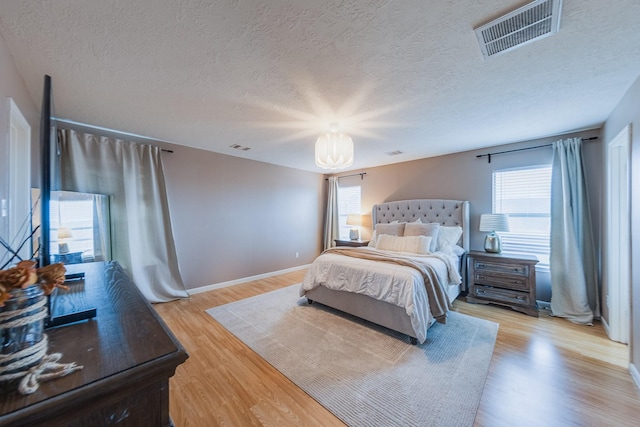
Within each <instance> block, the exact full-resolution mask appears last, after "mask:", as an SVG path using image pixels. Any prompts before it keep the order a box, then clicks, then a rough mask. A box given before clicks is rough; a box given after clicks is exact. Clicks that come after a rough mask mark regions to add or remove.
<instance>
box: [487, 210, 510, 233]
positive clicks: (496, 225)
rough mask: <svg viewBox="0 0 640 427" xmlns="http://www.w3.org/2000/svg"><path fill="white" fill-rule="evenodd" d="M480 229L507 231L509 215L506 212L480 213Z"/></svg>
mask: <svg viewBox="0 0 640 427" xmlns="http://www.w3.org/2000/svg"><path fill="white" fill-rule="evenodd" d="M480 231H488V232H492V231H509V217H508V216H507V214H482V215H480Z"/></svg>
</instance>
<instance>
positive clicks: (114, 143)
mask: <svg viewBox="0 0 640 427" xmlns="http://www.w3.org/2000/svg"><path fill="white" fill-rule="evenodd" d="M59 141H60V151H61V155H60V160H61V185H62V187H63V189H65V190H69V191H80V192H86V193H100V194H108V195H110V196H111V203H110V205H111V206H110V207H111V215H110V216H111V234H112V253H113V258H114V259H115V260H116V261H118V262H119V263H120V264H121V265H122V267H123V268H124V269H125V270H127V272H128V273H129V274H130V276H131V278H132V279H133V281H134V282H135V284H136V285H137V286H138V288H139V289H140V290H141V291H142V293H143V294H144V296H145V297H146V298H147V299H148V300H149V301H150V302H162V301H170V300H173V299H176V298H185V297H188V296H189V295H188V293H187V291H186V290H185V287H184V284H183V282H182V278H181V277H180V272H179V270H178V262H177V257H176V250H175V245H174V241H173V232H172V229H171V220H170V217H169V204H168V200H167V192H166V187H165V181H164V173H163V168H162V159H161V155H160V149H159V148H158V147H153V146H150V145H143V144H137V143H134V142H129V141H123V140H120V139H113V138H107V137H103V136H95V135H91V134H88V133H82V132H77V131H74V130H69V129H62V130H61V131H60V132H59Z"/></svg>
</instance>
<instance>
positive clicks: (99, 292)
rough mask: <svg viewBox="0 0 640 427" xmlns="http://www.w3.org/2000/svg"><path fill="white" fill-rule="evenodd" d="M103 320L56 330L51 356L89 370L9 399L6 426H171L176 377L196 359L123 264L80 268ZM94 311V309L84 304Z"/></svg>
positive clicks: (77, 287) (1, 412) (0, 419)
mask: <svg viewBox="0 0 640 427" xmlns="http://www.w3.org/2000/svg"><path fill="white" fill-rule="evenodd" d="M67 272H68V273H77V272H84V273H85V278H84V280H80V281H78V282H76V283H74V284H71V287H72V289H71V291H70V292H75V293H78V294H79V298H77V299H76V300H77V301H82V304H87V305H89V306H92V307H95V308H96V309H97V315H96V317H95V318H93V319H90V320H85V321H82V322H78V323H75V324H70V325H66V326H62V327H58V328H53V329H48V330H46V331H45V332H46V333H47V335H48V336H49V354H51V353H62V355H63V356H62V359H61V360H60V363H71V362H76V363H77V364H78V365H83V366H84V369H83V370H80V371H78V372H75V373H72V374H70V375H68V376H66V377H62V378H57V379H53V380H50V381H47V382H43V383H41V385H40V388H39V389H38V391H36V392H35V393H34V394H32V395H29V396H23V395H21V394H19V393H18V392H12V393H10V394H5V395H2V396H1V400H0V426H26V425H28V426H48V427H54V426H106V425H118V426H170V425H171V421H170V417H169V378H170V377H171V376H173V374H174V373H175V370H176V367H177V366H178V365H180V364H181V363H183V362H184V361H185V360H186V359H187V357H188V355H187V353H186V352H185V350H184V349H183V348H182V346H181V345H180V343H179V342H178V340H177V339H176V338H175V337H174V336H173V334H172V333H171V331H170V330H169V328H168V327H167V326H166V325H165V324H164V322H163V321H162V319H160V317H159V316H158V315H157V314H156V312H155V310H154V309H153V308H152V307H151V305H150V304H149V303H148V302H147V301H146V299H145V298H144V297H143V296H142V294H141V293H140V291H139V290H138V288H137V287H136V286H135V284H134V283H133V282H132V281H131V280H130V279H129V277H128V276H127V274H126V273H125V272H124V271H123V270H122V268H121V267H120V266H119V265H118V264H117V263H116V262H107V263H90V264H75V265H71V266H67ZM78 308H87V307H78Z"/></svg>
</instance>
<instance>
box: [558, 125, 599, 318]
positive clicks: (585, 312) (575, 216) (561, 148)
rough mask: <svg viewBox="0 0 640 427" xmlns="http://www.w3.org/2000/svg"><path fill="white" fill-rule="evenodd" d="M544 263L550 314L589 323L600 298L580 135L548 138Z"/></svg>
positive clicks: (596, 312) (595, 315) (595, 311)
mask: <svg viewBox="0 0 640 427" xmlns="http://www.w3.org/2000/svg"><path fill="white" fill-rule="evenodd" d="M550 264H551V312H552V314H553V315H554V316H558V317H564V318H567V319H569V320H571V321H572V322H574V323H581V324H587V325H590V324H592V322H593V318H594V317H600V303H599V296H598V280H597V277H598V276H597V265H596V256H595V247H594V243H593V232H592V227H591V214H590V211H589V200H588V197H587V188H586V179H585V171H584V165H583V160H582V140H581V139H580V138H571V139H567V140H564V141H557V142H554V143H553V164H552V176H551V257H550Z"/></svg>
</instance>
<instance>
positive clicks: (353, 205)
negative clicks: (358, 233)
mask: <svg viewBox="0 0 640 427" xmlns="http://www.w3.org/2000/svg"><path fill="white" fill-rule="evenodd" d="M361 190H362V187H361V186H359V185H350V186H345V187H340V186H339V187H338V216H339V223H340V238H341V239H349V230H351V226H349V225H347V215H349V214H358V215H360V214H361V210H360V208H361V207H360V203H361V200H362V199H361Z"/></svg>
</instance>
